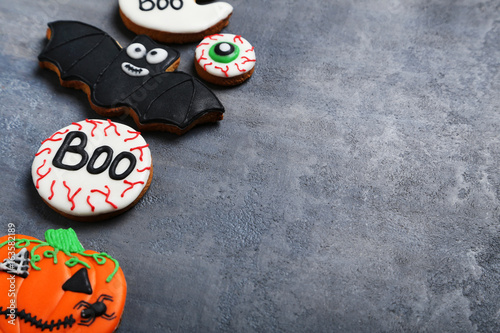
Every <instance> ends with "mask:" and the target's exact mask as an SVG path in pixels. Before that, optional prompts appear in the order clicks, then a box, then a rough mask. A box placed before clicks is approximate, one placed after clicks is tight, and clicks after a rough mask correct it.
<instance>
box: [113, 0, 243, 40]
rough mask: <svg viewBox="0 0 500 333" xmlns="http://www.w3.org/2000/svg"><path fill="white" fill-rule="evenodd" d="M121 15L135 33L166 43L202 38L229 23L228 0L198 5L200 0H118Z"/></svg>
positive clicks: (229, 8)
mask: <svg viewBox="0 0 500 333" xmlns="http://www.w3.org/2000/svg"><path fill="white" fill-rule="evenodd" d="M118 5H119V7H120V16H121V18H122V20H123V23H124V24H125V26H126V27H127V28H128V29H129V30H131V31H133V32H134V33H136V34H138V35H141V34H144V35H148V36H149V37H151V38H153V39H155V40H158V41H160V42H164V43H189V42H198V41H200V40H202V39H203V37H205V36H207V35H211V34H214V33H217V32H219V31H221V30H222V29H223V28H224V27H225V26H227V25H228V24H229V18H230V17H231V14H232V13H233V7H232V6H231V5H230V4H228V3H226V2H215V3H209V4H204V5H198V4H197V3H196V0H118Z"/></svg>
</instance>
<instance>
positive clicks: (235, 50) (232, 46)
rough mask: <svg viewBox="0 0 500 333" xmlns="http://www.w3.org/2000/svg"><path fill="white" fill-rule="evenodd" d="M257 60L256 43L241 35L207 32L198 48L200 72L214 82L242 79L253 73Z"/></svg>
mask: <svg viewBox="0 0 500 333" xmlns="http://www.w3.org/2000/svg"><path fill="white" fill-rule="evenodd" d="M255 61H256V58H255V50H254V47H253V46H252V44H250V43H249V42H248V41H247V40H246V39H245V38H243V37H241V36H239V35H233V34H215V35H211V36H207V37H205V38H204V39H203V40H202V41H201V43H200V44H198V46H197V47H196V51H195V65H196V67H195V68H196V71H197V73H198V75H200V77H201V78H203V79H204V80H206V81H209V82H212V83H215V84H221V85H234V84H239V83H242V82H243V81H245V80H246V79H248V78H249V77H250V76H251V75H252V74H253V70H254V67H255Z"/></svg>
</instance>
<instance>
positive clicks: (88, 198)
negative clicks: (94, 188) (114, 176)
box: [87, 195, 95, 213]
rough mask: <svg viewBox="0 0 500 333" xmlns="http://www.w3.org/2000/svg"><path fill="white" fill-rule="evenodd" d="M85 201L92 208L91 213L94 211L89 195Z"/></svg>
mask: <svg viewBox="0 0 500 333" xmlns="http://www.w3.org/2000/svg"><path fill="white" fill-rule="evenodd" d="M87 203H88V204H89V206H90V209H91V210H92V213H93V212H94V210H95V207H94V205H92V204H91V203H90V195H89V196H87Z"/></svg>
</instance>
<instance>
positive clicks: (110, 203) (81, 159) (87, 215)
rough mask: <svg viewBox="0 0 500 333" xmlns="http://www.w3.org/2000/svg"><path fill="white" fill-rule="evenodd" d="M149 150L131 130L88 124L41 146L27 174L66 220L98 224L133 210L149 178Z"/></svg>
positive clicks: (105, 122) (72, 127)
mask: <svg viewBox="0 0 500 333" xmlns="http://www.w3.org/2000/svg"><path fill="white" fill-rule="evenodd" d="M148 146H149V145H148V144H147V143H146V141H145V140H144V138H143V137H142V136H141V134H140V132H137V131H135V130H134V129H132V128H131V127H129V126H126V125H123V124H119V123H114V122H112V121H110V120H109V119H108V120H100V119H91V120H89V119H86V120H84V121H80V122H78V123H72V124H71V125H69V126H67V127H64V128H62V129H60V130H59V131H57V132H55V133H54V134H52V135H51V136H50V137H49V138H48V139H46V140H44V141H43V142H42V145H41V147H40V149H38V152H37V153H36V155H35V159H34V160H33V165H32V168H31V174H32V177H33V183H34V185H35V187H36V189H37V191H38V193H39V194H40V196H41V197H42V199H43V200H44V201H45V202H46V203H47V204H48V205H49V206H51V207H52V208H53V209H55V210H56V211H58V212H59V213H61V214H62V215H64V216H67V217H69V218H74V219H77V220H85V221H92V220H100V219H103V218H106V217H111V216H114V215H116V214H118V213H121V212H123V211H125V210H126V209H128V208H130V207H132V205H133V204H135V203H136V202H137V201H138V200H139V198H140V197H141V196H142V195H143V194H144V193H145V192H146V190H147V188H148V187H149V184H150V182H151V177H152V174H153V173H152V171H153V170H152V158H151V152H150V150H149V148H148Z"/></svg>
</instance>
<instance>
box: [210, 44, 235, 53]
mask: <svg viewBox="0 0 500 333" xmlns="http://www.w3.org/2000/svg"><path fill="white" fill-rule="evenodd" d="M214 51H215V53H216V54H218V55H220V56H227V55H230V54H231V53H233V52H234V46H233V45H231V44H229V43H220V44H217V46H216V47H215V49H214Z"/></svg>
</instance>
